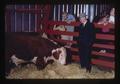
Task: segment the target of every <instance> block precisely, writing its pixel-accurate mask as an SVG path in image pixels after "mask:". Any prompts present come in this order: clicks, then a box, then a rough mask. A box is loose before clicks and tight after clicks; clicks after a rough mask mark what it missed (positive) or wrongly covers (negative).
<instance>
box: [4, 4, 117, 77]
mask: <svg viewBox="0 0 120 84" xmlns="http://www.w3.org/2000/svg"><path fill="white" fill-rule="evenodd" d="M111 7H112V5H108V4H107V5H106V4H101V5H100V4H99V5H98V4H53V5H50V4H48V5H47V4H46V5H38V4H35V5H31V4H28V5H27V4H26V5H24V4H23V5H22V4H20V5H19V4H17V5H6V8H5V32H40V33H43V35H47V38H49V39H52V40H54V41H56V42H59V43H73V45H72V48H71V51H72V62H73V63H72V64H69V65H66V66H63V65H60V64H57V63H53V64H51V65H48V66H47V67H46V68H45V69H44V70H40V71H38V70H37V69H36V67H35V66H34V65H27V66H25V67H20V66H19V67H16V68H13V69H12V71H11V73H10V75H9V76H7V77H6V78H10V79H14V78H15V79H26V78H28V79H30V78H34V79H37V78H40V79H46V78H47V79H51V78H61V79H63V78H64V79H65V78H77V79H78V78H79V79H84V78H86V79H88V78H90V79H95V78H98V79H99V78H101V79H103V78H114V69H115V61H114V58H115V54H114V49H115V46H114V39H115V37H114V25H112V24H108V25H98V24H97V23H94V26H95V30H96V41H95V43H94V45H93V51H92V64H93V67H92V72H91V73H86V72H85V70H84V69H80V68H79V64H78V63H79V61H80V58H79V56H78V52H79V50H78V47H77V45H78V44H77V37H78V35H79V34H78V30H77V26H79V25H80V22H79V21H78V17H79V14H80V13H83V12H85V13H86V14H87V15H88V18H89V19H90V22H93V20H94V18H95V16H97V15H100V16H104V15H106V14H107V13H108V12H109V11H108V10H110V8H111ZM64 11H66V12H68V13H71V14H73V15H74V16H75V17H76V21H75V22H72V23H71V24H68V23H66V22H63V21H62V18H61V15H62V14H61V13H62V12H64ZM103 11H104V12H103ZM54 25H72V26H75V31H74V32H66V31H55V30H53V27H54ZM103 28H106V29H108V30H110V31H109V32H107V33H102V32H101V31H102V29H103ZM54 35H71V36H74V40H73V41H69V40H62V39H56V38H54V37H53V36H54ZM102 41H106V42H105V43H102ZM101 49H106V50H107V52H106V53H100V52H99V50H101ZM63 70H64V71H63Z"/></svg>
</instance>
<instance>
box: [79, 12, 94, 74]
mask: <svg viewBox="0 0 120 84" xmlns="http://www.w3.org/2000/svg"><path fill="white" fill-rule="evenodd" d="M79 19H80V22H81V24H80V26H79V27H78V28H79V33H80V34H79V41H78V42H79V43H78V45H79V56H80V65H81V68H86V71H87V72H91V50H92V44H93V42H94V39H95V33H94V26H93V24H92V23H90V22H89V20H88V19H87V17H86V14H85V13H82V14H80V18H79Z"/></svg>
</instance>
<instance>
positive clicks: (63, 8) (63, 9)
mask: <svg viewBox="0 0 120 84" xmlns="http://www.w3.org/2000/svg"><path fill="white" fill-rule="evenodd" d="M64 11H65V6H64V4H63V7H62V12H64Z"/></svg>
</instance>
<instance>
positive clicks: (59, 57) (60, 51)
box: [52, 47, 66, 64]
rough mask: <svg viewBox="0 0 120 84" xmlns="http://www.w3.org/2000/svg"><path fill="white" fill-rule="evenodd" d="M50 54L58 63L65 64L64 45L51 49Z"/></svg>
mask: <svg viewBox="0 0 120 84" xmlns="http://www.w3.org/2000/svg"><path fill="white" fill-rule="evenodd" d="M52 56H53V57H54V58H55V61H57V62H59V63H60V64H66V49H65V48H64V47H61V48H57V49H54V50H52Z"/></svg>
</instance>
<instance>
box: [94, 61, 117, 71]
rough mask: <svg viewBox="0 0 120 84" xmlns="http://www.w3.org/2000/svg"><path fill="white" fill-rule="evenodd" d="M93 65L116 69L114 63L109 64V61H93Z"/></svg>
mask: <svg viewBox="0 0 120 84" xmlns="http://www.w3.org/2000/svg"><path fill="white" fill-rule="evenodd" d="M92 64H95V65H101V66H105V67H109V68H112V69H114V68H115V63H114V62H109V61H104V60H99V59H92Z"/></svg>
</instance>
